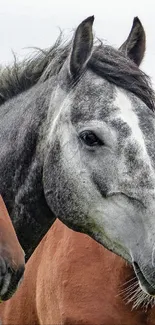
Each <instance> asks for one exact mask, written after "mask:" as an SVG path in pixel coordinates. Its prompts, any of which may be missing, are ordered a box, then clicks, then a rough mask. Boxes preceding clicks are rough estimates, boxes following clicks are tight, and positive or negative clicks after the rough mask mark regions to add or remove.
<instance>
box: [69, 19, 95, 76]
mask: <svg viewBox="0 0 155 325" xmlns="http://www.w3.org/2000/svg"><path fill="white" fill-rule="evenodd" d="M93 22H94V16H91V17H88V18H87V19H85V20H84V21H82V23H81V24H80V25H79V26H78V27H77V29H76V32H75V36H74V40H73V45H72V50H71V56H70V73H71V75H72V76H73V77H76V76H77V75H78V74H79V73H80V72H81V71H82V70H83V69H84V68H85V66H86V64H87V62H88V60H89V58H90V56H91V52H92V47H93V33H92V25H93Z"/></svg>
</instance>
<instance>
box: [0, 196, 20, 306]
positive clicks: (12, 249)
mask: <svg viewBox="0 0 155 325" xmlns="http://www.w3.org/2000/svg"><path fill="white" fill-rule="evenodd" d="M24 267H25V261H24V251H23V250H22V248H21V246H20V244H19V242H18V239H17V236H16V233H15V230H14V228H13V225H12V222H11V220H10V217H9V215H8V212H7V210H6V206H5V204H4V201H3V199H2V197H1V196H0V299H1V300H7V299H8V298H10V297H11V296H12V294H13V293H14V291H15V290H16V288H17V287H18V284H19V282H20V280H21V277H22V275H23V272H24Z"/></svg>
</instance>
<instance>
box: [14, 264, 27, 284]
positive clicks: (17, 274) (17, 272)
mask: <svg viewBox="0 0 155 325" xmlns="http://www.w3.org/2000/svg"><path fill="white" fill-rule="evenodd" d="M24 271H25V266H23V265H22V266H21V267H20V268H19V269H18V270H17V271H16V274H15V275H16V280H17V282H18V281H19V280H20V279H21V278H22V276H23V274H24Z"/></svg>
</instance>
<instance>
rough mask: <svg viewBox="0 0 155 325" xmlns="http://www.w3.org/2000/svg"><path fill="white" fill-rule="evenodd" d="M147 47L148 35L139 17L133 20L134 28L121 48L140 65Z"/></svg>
mask: <svg viewBox="0 0 155 325" xmlns="http://www.w3.org/2000/svg"><path fill="white" fill-rule="evenodd" d="M145 47H146V37H145V31H144V28H143V26H142V24H141V22H140V20H139V18H138V17H135V18H134V20H133V24H132V28H131V31H130V34H129V36H128V38H127V40H126V41H125V42H124V43H123V44H122V46H121V47H120V48H119V50H120V51H122V52H124V53H125V54H126V55H127V56H128V57H129V58H130V59H131V60H132V61H134V62H135V63H136V64H137V65H138V66H139V65H140V63H141V61H142V60H143V57H144V54H145Z"/></svg>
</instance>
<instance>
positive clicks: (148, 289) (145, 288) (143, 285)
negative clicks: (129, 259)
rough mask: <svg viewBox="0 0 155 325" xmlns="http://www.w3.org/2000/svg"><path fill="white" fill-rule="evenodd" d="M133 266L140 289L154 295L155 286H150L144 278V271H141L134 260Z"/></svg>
mask: <svg viewBox="0 0 155 325" xmlns="http://www.w3.org/2000/svg"><path fill="white" fill-rule="evenodd" d="M133 268H134V271H135V273H136V276H137V278H138V281H139V285H140V287H141V289H142V290H143V291H144V292H145V293H147V294H149V295H150V296H155V287H154V286H152V285H151V284H150V282H149V281H148V280H147V279H146V277H145V275H144V273H143V272H142V271H141V269H140V267H139V265H138V264H137V263H136V262H133Z"/></svg>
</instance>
